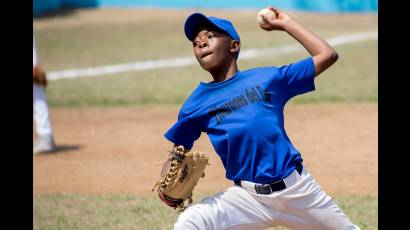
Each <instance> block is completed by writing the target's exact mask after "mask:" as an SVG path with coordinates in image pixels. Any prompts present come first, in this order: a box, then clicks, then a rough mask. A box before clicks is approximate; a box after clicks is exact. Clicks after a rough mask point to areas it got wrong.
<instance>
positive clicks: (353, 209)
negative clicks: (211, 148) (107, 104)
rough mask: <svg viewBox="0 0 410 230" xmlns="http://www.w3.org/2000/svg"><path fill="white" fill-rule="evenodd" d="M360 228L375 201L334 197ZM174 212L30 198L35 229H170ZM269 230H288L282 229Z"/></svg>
mask: <svg viewBox="0 0 410 230" xmlns="http://www.w3.org/2000/svg"><path fill="white" fill-rule="evenodd" d="M334 200H335V202H336V203H337V204H338V205H339V206H340V207H341V208H342V210H343V211H344V212H345V214H346V215H348V216H349V218H350V219H351V220H352V221H353V222H354V223H355V224H356V225H358V226H359V227H360V228H361V229H366V230H373V229H377V198H375V197H370V196H336V197H334ZM176 218H177V213H176V212H175V211H173V210H172V209H171V208H169V207H168V206H166V205H165V204H163V203H161V201H160V200H159V199H156V198H155V199H153V198H146V197H139V196H133V195H99V196H83V195H64V194H58V195H41V196H36V197H34V198H33V223H34V229H35V230H40V229H42V230H46V229H50V230H55V229H60V230H69V229H76V230H91V229H95V230H97V229H98V230H99V229H106V230H109V229H112V230H114V229H115V230H119V229H141V230H151V229H152V230H159V229H164V230H165V229H172V225H173V223H174V222H175V220H176ZM271 229H277V230H279V229H287V228H283V227H277V228H271Z"/></svg>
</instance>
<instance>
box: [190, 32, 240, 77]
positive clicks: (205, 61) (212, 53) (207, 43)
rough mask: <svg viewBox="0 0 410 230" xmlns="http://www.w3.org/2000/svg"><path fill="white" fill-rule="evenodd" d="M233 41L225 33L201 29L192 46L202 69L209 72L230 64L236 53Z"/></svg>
mask: <svg viewBox="0 0 410 230" xmlns="http://www.w3.org/2000/svg"><path fill="white" fill-rule="evenodd" d="M232 42H233V40H232V39H231V38H230V37H229V35H227V34H226V33H224V32H219V31H216V30H212V29H210V28H207V27H201V28H200V29H199V30H198V33H197V36H196V37H195V38H194V40H193V42H192V44H193V47H194V54H195V57H196V59H197V60H198V62H199V64H200V65H201V67H202V68H204V69H205V70H207V71H212V70H215V69H218V68H219V67H221V66H223V65H228V64H230V60H231V59H232V58H235V55H236V52H235V53H234V52H232Z"/></svg>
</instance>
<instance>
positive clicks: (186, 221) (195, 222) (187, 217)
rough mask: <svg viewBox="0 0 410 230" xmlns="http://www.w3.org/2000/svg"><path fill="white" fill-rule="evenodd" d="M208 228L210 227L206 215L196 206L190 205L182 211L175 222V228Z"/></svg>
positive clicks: (181, 229) (178, 229)
mask: <svg viewBox="0 0 410 230" xmlns="http://www.w3.org/2000/svg"><path fill="white" fill-rule="evenodd" d="M188 229H189V230H191V229H192V230H206V229H209V228H208V225H207V223H206V221H205V218H204V216H203V215H202V214H201V212H200V210H199V209H198V208H196V207H193V206H191V207H189V208H187V209H186V210H185V211H184V212H182V213H181V214H180V215H179V217H178V220H177V222H176V223H175V224H174V230H188Z"/></svg>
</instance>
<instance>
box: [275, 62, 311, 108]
mask: <svg viewBox="0 0 410 230" xmlns="http://www.w3.org/2000/svg"><path fill="white" fill-rule="evenodd" d="M279 72H280V74H281V80H282V83H283V84H282V87H283V92H285V95H286V99H287V100H289V99H290V98H292V97H294V96H296V95H299V94H303V93H307V92H310V91H313V90H315V83H314V75H315V66H314V63H313V58H312V57H308V58H305V59H302V60H300V61H298V62H295V63H291V64H289V65H285V66H281V67H279Z"/></svg>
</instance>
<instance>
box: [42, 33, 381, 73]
mask: <svg viewBox="0 0 410 230" xmlns="http://www.w3.org/2000/svg"><path fill="white" fill-rule="evenodd" d="M377 39H378V35H377V31H370V32H363V33H355V34H347V35H340V36H336V37H332V38H329V39H327V40H326V41H327V42H328V43H329V44H330V45H332V46H338V45H343V44H347V43H353V42H360V41H367V40H377ZM299 50H303V47H302V46H301V45H300V44H292V45H285V46H278V47H270V48H259V49H247V50H242V51H241V53H240V55H239V59H240V60H242V59H251V58H256V57H261V56H270V55H272V54H284V53H291V52H295V51H299ZM196 63H197V61H196V60H195V58H193V57H180V58H172V59H158V60H148V61H142V62H131V63H124V64H117V65H107V66H100V67H91V68H84V69H70V70H62V71H53V72H49V73H48V74H47V80H50V81H53V80H58V79H63V78H76V77H91V76H101V75H105V74H111V73H120V72H127V71H141V70H149V69H159V68H172V67H181V66H188V65H193V64H196Z"/></svg>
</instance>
